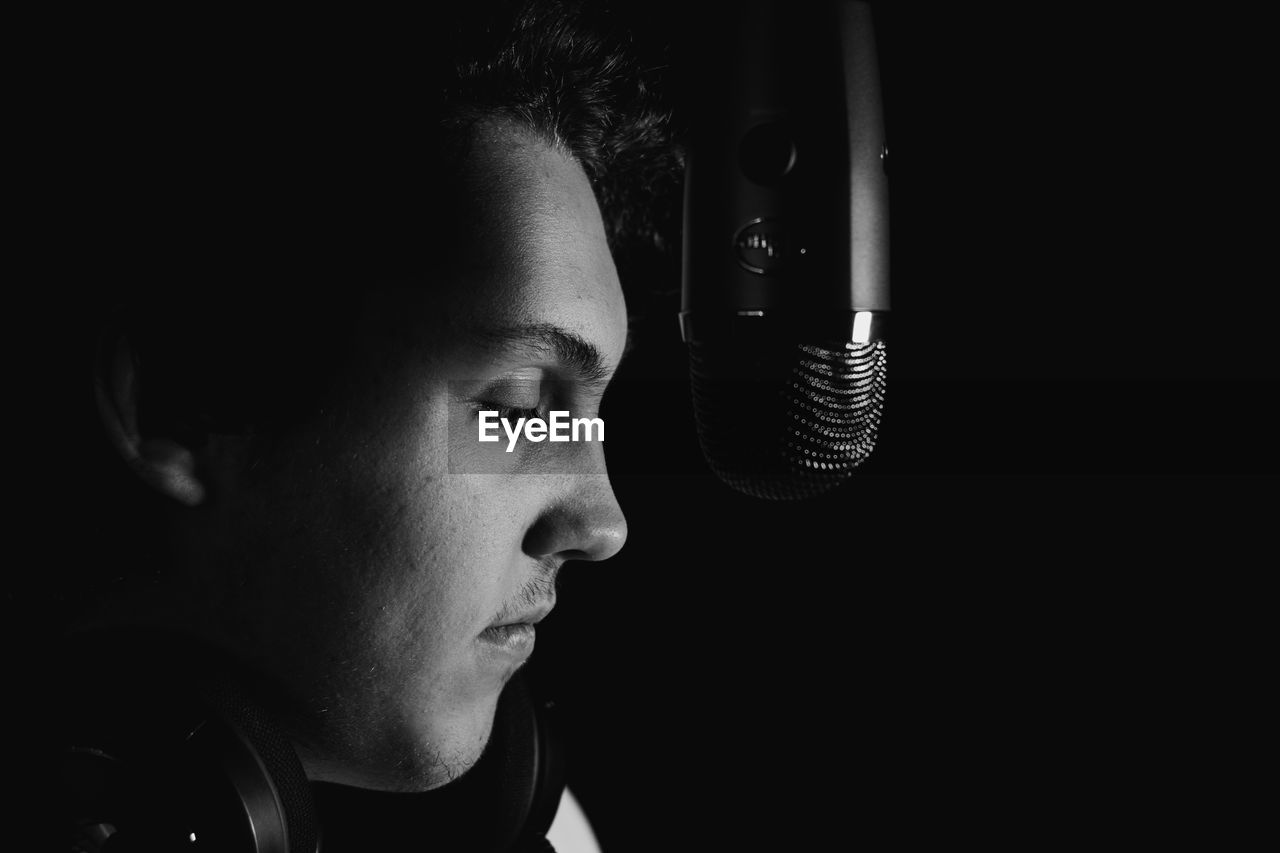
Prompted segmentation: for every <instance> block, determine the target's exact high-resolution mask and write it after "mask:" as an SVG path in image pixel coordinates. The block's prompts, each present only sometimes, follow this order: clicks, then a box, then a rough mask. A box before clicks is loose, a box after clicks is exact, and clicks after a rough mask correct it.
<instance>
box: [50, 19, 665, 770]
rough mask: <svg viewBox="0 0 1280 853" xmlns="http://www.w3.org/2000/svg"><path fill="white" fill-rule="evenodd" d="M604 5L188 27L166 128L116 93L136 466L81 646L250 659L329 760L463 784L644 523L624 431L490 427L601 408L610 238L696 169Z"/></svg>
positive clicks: (120, 342) (110, 352)
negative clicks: (576, 587) (566, 599)
mask: <svg viewBox="0 0 1280 853" xmlns="http://www.w3.org/2000/svg"><path fill="white" fill-rule="evenodd" d="M583 18H584V13H582V12H581V11H577V10H574V9H573V8H570V7H567V6H565V5H563V4H518V5H513V4H504V5H501V6H500V8H497V9H495V10H492V11H484V12H483V13H481V14H478V15H474V16H471V17H468V18H462V17H458V18H457V19H456V20H452V19H451V20H448V21H446V20H437V21H434V22H432V32H431V33H430V34H424V40H423V42H422V44H421V45H419V47H418V49H416V50H414V51H412V52H408V53H403V52H400V50H401V48H402V47H403V43H401V44H400V47H396V48H392V47H389V46H388V47H386V49H385V51H384V50H383V46H382V45H381V44H380V43H377V42H376V41H375V42H374V43H363V42H364V40H363V39H362V37H361V36H359V35H357V34H351V33H347V34H344V38H342V39H335V38H334V34H333V32H332V31H330V33H329V35H328V37H327V39H328V40H325V39H319V38H317V37H316V36H315V34H314V33H308V32H285V33H282V34H279V37H278V38H276V39H275V40H274V41H273V42H272V43H269V44H262V45H258V46H257V47H258V50H259V51H260V52H259V53H257V54H256V55H257V58H256V59H254V58H250V57H249V56H247V55H246V54H245V53H241V52H239V51H238V49H237V50H231V49H229V48H228V47H227V46H226V45H223V44H212V45H205V46H204V48H203V49H202V50H200V51H197V52H194V53H189V51H188V48H189V46H188V45H183V44H179V43H175V44H174V45H173V56H172V57H171V58H172V59H174V61H175V62H176V64H177V70H176V71H175V69H174V65H173V64H170V63H165V73H164V74H158V72H157V69H156V68H147V69H141V70H140V71H139V72H138V79H139V80H141V81H144V82H145V86H144V88H143V89H142V90H141V91H142V94H138V93H137V92H136V91H135V92H134V93H133V94H131V95H129V96H128V97H127V98H126V100H127V101H130V102H132V103H133V107H134V111H133V113H132V117H133V118H135V119H136V118H138V117H140V116H142V115H144V114H145V115H146V116H147V120H146V121H145V122H141V123H139V122H131V121H130V120H129V119H130V110H129V107H128V105H126V106H125V108H124V111H125V113H126V116H125V118H123V119H122V118H120V113H119V111H118V110H116V109H115V108H113V109H112V110H111V116H112V121H113V122H114V123H115V128H114V129H116V130H118V131H119V132H122V133H124V134H126V137H125V138H123V139H121V138H118V137H117V138H116V139H115V140H114V141H112V142H111V144H112V145H114V146H115V147H116V150H118V152H119V153H120V154H121V155H122V158H123V160H124V165H125V168H119V167H120V164H119V163H117V164H115V166H116V168H117V169H118V173H117V174H118V175H119V176H118V177H117V178H115V179H114V181H112V179H107V180H108V181H109V182H111V183H110V184H109V188H110V189H111V190H112V192H113V193H117V195H115V203H116V205H117V213H119V214H122V218H123V220H124V221H127V222H128V224H127V225H124V226H123V227H121V224H122V223H121V222H120V221H117V222H116V223H115V224H114V225H113V226H111V232H110V233H111V234H112V235H113V238H112V239H111V240H104V241H103V242H104V243H111V244H112V245H111V247H110V249H109V251H108V255H109V257H111V258H113V259H114V260H117V261H123V262H124V263H126V264H128V266H127V267H126V266H124V265H123V264H120V265H117V266H116V270H117V272H116V273H115V274H108V275H105V276H104V279H105V281H104V282H103V288H102V290H103V292H104V293H105V294H106V296H105V298H103V299H102V300H101V301H102V302H103V304H104V308H105V309H107V310H104V312H103V313H102V315H101V322H100V323H98V324H97V329H96V331H97V335H98V339H97V344H96V368H95V374H94V376H95V383H94V393H95V402H96V411H97V417H98V418H99V420H100V422H101V426H102V428H103V430H104V431H105V434H106V436H107V438H108V444H109V445H110V448H111V451H112V452H113V454H114V455H115V457H117V458H118V459H119V460H123V462H124V469H127V471H128V475H127V476H122V470H117V471H115V472H111V471H108V475H107V476H106V477H105V478H104V479H103V483H102V484H101V488H99V489H98V490H97V492H96V493H95V496H94V499H93V500H92V501H89V502H88V504H87V510H88V515H89V516H90V517H91V518H92V519H93V521H92V524H94V525H96V529H98V531H99V534H98V535H101V536H104V537H106V538H108V539H110V540H111V541H112V544H111V545H109V546H104V547H103V549H102V550H101V552H99V553H97V554H95V558H94V559H93V560H92V561H91V562H93V563H94V565H93V567H92V568H91V569H88V570H86V571H85V575H86V577H84V578H81V579H80V580H81V581H82V582H81V583H79V584H73V591H74V593H75V595H74V596H73V597H74V598H75V599H76V600H75V609H74V612H75V617H74V619H73V620H72V621H73V623H74V634H73V636H76V637H83V636H93V634H92V632H95V631H100V630H104V629H119V628H129V629H142V630H144V631H155V632H156V635H157V636H172V637H178V638H181V639H182V641H191V642H192V643H193V644H196V645H198V646H199V647H201V648H208V649H212V650H215V651H216V653H217V654H219V655H221V656H224V657H225V659H227V660H230V661H233V662H234V666H235V667H236V668H238V670H242V671H243V672H244V673H245V674H246V678H247V680H248V681H251V683H253V684H255V685H261V686H262V689H261V691H260V692H257V693H255V694H254V696H253V698H254V701H255V702H260V703H261V704H262V705H263V707H264V708H265V710H266V712H267V713H268V715H269V716H270V717H271V718H272V719H273V720H274V721H276V722H277V723H278V724H279V725H280V726H281V728H282V730H283V731H284V732H285V733H286V734H287V737H288V739H289V741H290V743H291V745H292V747H293V749H294V750H296V752H297V755H298V757H299V759H300V761H301V766H302V768H303V769H304V771H305V774H306V777H307V779H308V780H310V781H311V782H327V783H337V784H339V785H343V786H351V787H354V788H360V789H367V790H373V791H384V792H422V791H428V790H432V789H436V788H439V787H441V786H444V785H446V783H449V782H450V781H453V780H456V779H458V778H459V777H460V776H462V775H463V774H464V773H465V772H466V771H467V770H468V769H469V768H471V767H473V766H474V765H475V764H476V762H477V761H478V760H479V759H480V757H481V755H482V753H483V752H484V750H485V747H486V744H487V743H488V741H489V740H490V734H491V730H492V727H493V724H494V715H495V709H496V708H497V706H498V701H499V697H500V695H501V694H502V691H503V688H504V685H506V684H507V683H508V681H509V680H510V679H511V678H512V676H513V675H514V674H515V673H516V671H517V670H518V669H519V668H520V667H521V666H522V665H523V664H524V663H525V661H526V660H527V659H528V657H529V655H530V653H531V652H532V651H533V645H534V637H535V633H536V629H535V627H534V626H535V625H536V623H537V622H538V621H540V620H541V619H542V618H544V617H545V616H546V615H547V613H548V612H549V611H550V610H551V608H552V607H553V606H554V604H555V580H556V577H557V575H558V573H559V572H560V571H561V570H562V567H563V566H564V565H565V564H566V563H568V562H570V561H576V560H585V561H598V560H604V559H607V558H609V557H610V556H612V555H613V554H615V553H617V552H618V550H619V549H620V548H622V546H623V543H624V542H625V540H626V535H627V525H626V520H625V519H624V517H623V515H622V512H621V510H620V508H619V506H618V503H617V501H616V500H615V498H614V495H613V492H612V489H611V487H610V484H609V480H608V476H607V474H606V470H605V463H604V449H603V445H602V444H601V443H600V442H599V441H591V440H577V441H573V440H570V441H557V442H552V441H532V440H528V438H527V437H526V438H521V439H519V440H518V441H516V442H515V444H514V446H512V445H511V444H509V442H508V439H507V437H506V436H505V435H504V436H503V437H502V440H501V441H499V442H497V443H490V442H483V441H480V440H479V432H478V425H479V423H480V419H481V416H482V413H485V412H497V413H498V415H499V416H501V417H503V418H508V419H509V421H510V422H511V423H515V422H516V421H517V420H518V418H520V417H524V418H526V419H529V418H534V417H538V418H542V419H546V418H548V417H549V415H550V413H551V412H552V411H564V412H568V413H570V415H571V416H572V417H574V418H595V417H596V416H597V415H598V413H599V406H600V402H601V397H602V395H603V393H604V391H605V388H606V386H607V384H608V382H609V379H610V377H611V376H612V374H613V372H614V370H615V369H616V368H617V365H618V362H619V360H620V359H621V358H622V354H623V350H624V348H625V344H626V339H627V307H626V302H625V300H624V297H623V292H622V288H621V286H620V283H619V278H618V272H617V269H616V268H615V265H614V261H613V258H612V256H611V243H612V244H615V245H616V244H617V242H618V241H622V240H625V239H628V235H629V234H630V233H634V232H636V231H637V230H638V231H643V230H644V225H643V222H642V221H641V219H642V217H640V216H639V215H638V213H637V211H636V209H635V205H634V203H633V202H632V201H631V200H630V196H629V195H628V189H627V188H628V187H629V186H635V185H636V183H637V182H640V183H644V182H646V181H649V182H651V181H652V179H653V178H654V177H655V176H658V177H665V178H667V179H670V178H672V176H674V175H675V174H676V173H677V172H678V160H677V158H676V156H675V155H674V153H673V150H672V148H671V147H670V145H669V142H668V137H667V135H666V133H665V131H664V128H663V126H662V115H661V111H660V110H658V109H657V108H655V106H654V105H653V104H652V103H650V101H649V97H648V95H647V93H646V91H645V87H644V84H643V82H642V78H641V76H640V74H639V72H638V70H637V66H636V65H634V64H633V63H632V62H631V61H630V60H629V58H628V57H627V56H626V55H625V54H624V53H621V52H619V50H618V48H617V45H618V43H619V41H618V40H617V39H616V38H610V37H607V36H604V35H601V33H600V31H599V30H598V29H593V28H591V27H590V26H588V25H587V24H586V23H585V22H584V20H583ZM376 37H377V34H376V33H373V34H371V38H375V39H376ZM178 41H180V40H178ZM356 45H360V47H359V48H358V49H356V47H355V46H356ZM299 46H302V47H299ZM166 52H167V51H166ZM193 57H194V58H193ZM126 88H127V87H126ZM115 238H119V242H117V241H116V239H115ZM108 266H109V265H108ZM525 435H526V436H528V433H526V434H525ZM116 467H117V469H119V466H118V464H117V465H116ZM126 480H127V481H129V482H126ZM95 550H96V548H95ZM86 590H87V591H88V592H87V593H86Z"/></svg>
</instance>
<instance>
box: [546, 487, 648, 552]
mask: <svg viewBox="0 0 1280 853" xmlns="http://www.w3.org/2000/svg"><path fill="white" fill-rule="evenodd" d="M626 541H627V519H626V517H625V516H624V515H623V514H622V507H620V506H619V505H618V499H617V496H616V495H614V493H613V486H612V485H610V483H609V477H608V475H606V474H603V473H600V474H574V475H567V476H566V477H565V484H564V488H563V489H561V490H559V497H558V499H557V500H555V501H553V502H552V503H551V504H550V505H549V506H548V507H547V508H546V509H545V510H543V512H542V514H541V515H539V517H538V519H537V521H536V522H534V524H533V526H532V527H530V528H529V531H528V533H526V534H525V541H524V551H525V553H526V554H528V555H530V556H531V557H535V558H539V559H540V558H543V557H558V558H559V559H560V560H561V561H564V560H607V559H609V558H610V557H612V556H613V555H614V554H616V553H618V552H619V551H621V550H622V546H623V545H624V544H625V543H626Z"/></svg>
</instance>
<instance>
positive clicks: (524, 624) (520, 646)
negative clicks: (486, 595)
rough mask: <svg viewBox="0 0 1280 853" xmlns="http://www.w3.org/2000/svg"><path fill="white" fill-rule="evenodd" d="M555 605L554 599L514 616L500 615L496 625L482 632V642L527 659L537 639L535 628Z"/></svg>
mask: <svg viewBox="0 0 1280 853" xmlns="http://www.w3.org/2000/svg"><path fill="white" fill-rule="evenodd" d="M555 604H556V603H555V600H554V599H553V600H551V601H545V602H541V603H539V604H538V605H536V606H534V607H531V608H529V609H527V610H524V611H521V612H520V613H516V614H514V615H510V616H506V615H500V616H499V617H498V619H497V621H495V622H494V624H492V625H490V626H489V627H488V628H485V629H484V630H483V631H481V632H480V641H481V642H483V643H485V644H487V645H489V646H490V647H492V648H493V649H495V650H496V651H499V652H503V653H505V654H507V655H510V656H512V657H516V658H527V657H528V656H529V655H530V654H532V652H533V644H534V641H535V640H536V639H537V631H536V630H535V628H534V626H535V625H537V624H538V623H539V622H541V621H542V620H543V619H545V618H546V617H547V614H548V613H550V612H551V608H553V607H555Z"/></svg>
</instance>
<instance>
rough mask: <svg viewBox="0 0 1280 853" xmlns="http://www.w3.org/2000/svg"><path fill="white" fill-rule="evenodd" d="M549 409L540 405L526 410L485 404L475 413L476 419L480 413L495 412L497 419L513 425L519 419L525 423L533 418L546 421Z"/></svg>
mask: <svg viewBox="0 0 1280 853" xmlns="http://www.w3.org/2000/svg"><path fill="white" fill-rule="evenodd" d="M549 409H550V406H543V405H542V404H539V405H538V406H537V407H536V408H532V409H528V408H521V407H518V406H499V405H497V404H496V403H491V404H485V405H483V406H481V408H479V409H476V412H477V417H478V416H479V412H481V411H486V412H492V411H496V412H497V413H498V417H499V418H501V419H502V420H504V421H509V422H511V423H512V424H514V423H516V422H517V421H519V420H520V419H521V418H523V419H524V420H526V421H527V420H532V419H533V418H541V419H542V420H546V419H547V413H548V410H549Z"/></svg>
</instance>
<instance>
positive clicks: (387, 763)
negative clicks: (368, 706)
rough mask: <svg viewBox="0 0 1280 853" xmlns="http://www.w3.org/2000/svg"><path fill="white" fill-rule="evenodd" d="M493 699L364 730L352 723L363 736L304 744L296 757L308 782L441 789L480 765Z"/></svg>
mask: <svg viewBox="0 0 1280 853" xmlns="http://www.w3.org/2000/svg"><path fill="white" fill-rule="evenodd" d="M497 698H498V697H497V696H496V695H495V696H493V697H492V698H491V699H487V700H485V701H483V702H479V703H475V704H474V705H473V706H472V707H470V708H468V709H466V710H460V711H454V712H452V713H449V714H440V715H436V716H432V717H426V718H423V717H422V716H421V715H418V716H417V719H414V715H413V714H411V713H405V714H398V715H395V716H394V717H393V718H392V719H387V718H385V717H384V718H382V719H366V720H365V722H364V724H363V725H359V724H355V723H354V721H352V724H353V728H358V729H363V732H359V733H357V732H356V731H353V730H351V729H349V730H348V731H347V732H346V734H345V736H344V735H341V734H337V733H333V735H334V736H333V737H324V736H322V737H320V738H317V739H304V741H303V743H301V744H300V745H299V756H300V757H301V758H302V763H303V767H304V769H305V770H306V773H307V777H308V778H309V779H311V780H312V781H317V782H334V783H337V784H340V785H350V786H352V787H356V788H367V789H370V790H375V791H399V792H414V791H428V790H431V789H432V788H439V787H440V786H441V785H445V784H448V783H449V782H452V781H453V780H454V779H457V778H458V777H460V776H461V775H462V774H464V773H466V772H467V771H468V770H470V769H471V768H472V767H473V766H474V765H475V763H476V762H477V761H479V760H480V756H481V754H482V753H483V752H484V748H485V746H486V745H487V744H488V743H489V737H490V735H491V734H492V732H493V720H494V713H495V711H496V710H497V704H498V701H497ZM344 728H345V727H344ZM308 741H309V744H308ZM304 744H307V745H304Z"/></svg>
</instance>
